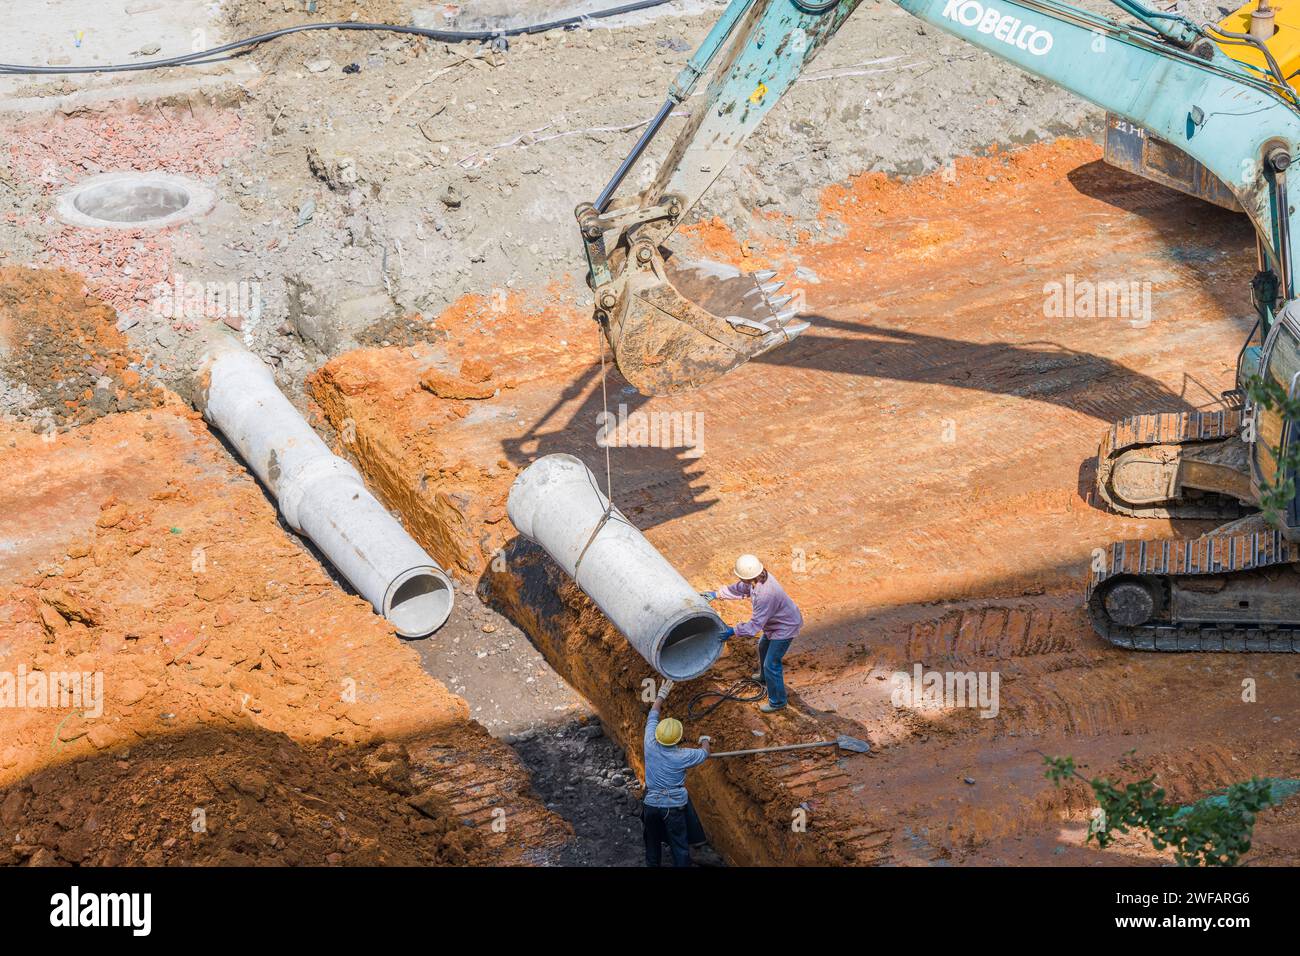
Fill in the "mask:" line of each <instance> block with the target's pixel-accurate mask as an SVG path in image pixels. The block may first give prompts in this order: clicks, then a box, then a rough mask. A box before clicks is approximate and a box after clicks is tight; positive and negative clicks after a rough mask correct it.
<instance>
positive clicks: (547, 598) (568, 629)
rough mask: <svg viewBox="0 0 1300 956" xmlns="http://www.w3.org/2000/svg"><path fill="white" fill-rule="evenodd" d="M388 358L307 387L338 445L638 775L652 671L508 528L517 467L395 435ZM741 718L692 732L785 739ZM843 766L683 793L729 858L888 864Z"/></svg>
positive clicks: (365, 358) (702, 770) (710, 681)
mask: <svg viewBox="0 0 1300 956" xmlns="http://www.w3.org/2000/svg"><path fill="white" fill-rule="evenodd" d="M385 351H387V350H385ZM393 353H394V354H393V355H389V356H385V354H384V352H379V351H375V352H361V353H351V354H350V355H346V356H343V357H341V358H339V359H336V360H334V361H333V362H331V363H328V364H327V365H326V366H325V367H324V368H323V369H322V370H321V371H320V372H319V373H318V374H317V375H316V376H315V377H314V378H313V380H312V381H311V387H312V394H313V397H314V398H315V400H316V401H317V403H318V404H319V406H320V407H321V409H322V410H323V411H324V413H325V416H326V418H327V419H328V421H329V423H330V424H331V425H332V426H333V427H334V428H335V429H336V430H338V432H339V434H340V436H343V435H344V434H346V435H347V436H348V441H347V442H345V443H342V444H341V448H340V449H339V450H340V451H343V452H345V453H349V454H350V455H351V457H352V458H353V460H354V461H355V462H356V464H357V466H358V468H359V469H360V470H361V472H362V473H363V474H364V475H365V477H366V481H367V483H368V484H369V486H370V487H371V488H372V489H373V490H374V491H375V493H376V494H377V495H378V496H379V498H380V499H381V500H382V501H383V502H384V503H385V504H386V505H387V506H388V507H390V508H393V509H395V510H396V511H398V512H399V513H400V514H401V515H402V518H403V523H404V524H405V526H406V528H407V530H408V531H410V532H411V534H412V536H413V537H415V539H416V540H417V541H418V542H419V543H420V544H421V545H422V546H423V547H424V548H425V549H427V550H428V552H429V553H430V554H431V555H433V556H434V558H435V559H436V560H438V561H439V562H440V563H441V564H442V565H443V566H444V567H448V568H450V567H457V568H459V569H461V571H462V572H466V573H471V574H475V575H476V576H477V577H478V593H479V594H480V596H482V597H483V598H485V599H486V600H488V601H491V602H492V603H494V604H495V605H496V606H498V607H499V608H500V609H501V610H502V611H503V612H504V613H506V614H507V616H509V617H510V618H511V619H512V620H514V621H515V622H516V623H517V624H518V625H519V626H520V627H521V628H522V629H523V630H524V631H525V632H526V633H527V634H528V635H529V637H530V639H531V640H532V641H533V643H534V644H535V645H536V646H537V647H538V648H539V649H540V650H541V652H542V653H543V655H544V656H545V657H546V659H547V662H548V663H549V664H550V665H551V666H552V667H553V668H555V670H556V672H557V673H559V675H560V676H561V677H562V678H563V679H564V680H565V681H567V682H568V683H569V685H570V686H572V687H573V688H574V689H575V690H577V691H578V692H579V693H581V694H582V695H583V696H584V697H586V698H587V700H588V701H590V702H591V704H592V706H593V707H595V709H596V711H597V712H598V714H599V715H600V719H601V722H602V723H603V724H604V725H605V728H606V730H607V731H608V733H609V734H610V735H611V736H612V737H613V738H614V739H616V740H617V741H618V742H619V743H620V744H621V745H622V746H623V748H624V749H625V750H626V752H627V755H628V760H629V761H630V762H631V766H633V767H635V768H636V769H637V772H638V774H639V775H641V777H642V779H644V767H643V765H642V756H641V755H642V743H641V741H642V732H643V730H644V727H645V719H646V714H647V712H648V710H649V701H648V700H644V699H643V695H644V685H643V682H644V681H645V680H646V679H647V678H654V677H656V676H657V675H655V674H654V672H653V671H652V670H651V669H650V667H649V665H648V664H646V662H645V661H644V660H643V659H642V658H641V657H640V655H638V654H637V653H636V652H635V651H634V650H633V649H632V647H631V646H630V645H629V644H628V642H627V641H626V639H624V637H623V636H622V635H621V634H619V633H618V631H616V630H615V629H614V627H613V625H612V624H611V623H610V622H609V620H608V619H607V618H606V617H605V616H604V615H603V614H602V613H601V612H600V611H599V610H598V609H597V608H596V607H595V605H594V604H592V602H591V601H590V600H589V599H588V598H587V597H586V596H585V595H584V594H583V593H582V592H581V590H579V589H578V587H577V586H576V585H575V584H574V583H573V581H572V580H571V579H569V578H568V576H567V575H565V574H564V573H563V571H562V570H561V569H560V568H559V567H558V566H557V565H556V564H555V563H554V562H553V561H551V559H550V558H549V557H547V556H546V554H545V552H544V551H542V549H541V548H540V547H538V546H537V545H534V544H532V543H531V542H529V541H527V540H525V539H523V538H519V537H516V536H515V535H514V532H513V528H511V526H510V522H509V521H508V520H505V498H506V493H507V492H508V490H509V487H510V483H511V481H512V480H513V477H514V471H513V470H512V469H509V468H504V469H503V468H501V467H500V463H498V462H492V461H484V462H481V463H478V464H472V463H464V462H452V463H448V462H446V461H439V460H437V459H435V458H434V457H433V456H432V452H430V451H429V450H428V449H422V447H421V445H420V443H419V442H418V441H414V440H413V439H412V433H411V432H410V431H409V430H406V431H404V430H402V429H400V428H394V427H393V423H392V421H391V420H389V418H390V416H386V415H385V414H384V413H383V411H382V405H375V404H372V403H371V402H370V401H369V397H371V396H373V394H375V393H376V392H378V391H380V390H381V389H382V390H384V391H389V390H391V386H392V377H393V376H394V374H395V372H394V366H400V365H401V362H400V360H397V356H396V354H395V353H396V350H393ZM372 375H373V376H376V378H372V377H371V376H372ZM381 383H382V384H381ZM345 425H346V427H345ZM436 639H437V638H436V637H435V638H434V640H436ZM752 669H753V662H752V661H751V660H750V659H749V658H748V656H747V655H746V654H744V653H743V652H735V653H731V652H729V653H728V654H727V655H725V656H724V657H723V658H722V660H721V661H719V663H718V664H717V665H715V668H714V670H713V671H712V672H711V673H710V675H707V676H706V677H703V678H700V679H697V680H694V681H690V682H687V683H680V684H678V685H677V689H676V691H675V692H674V694H673V697H672V700H671V701H670V710H671V711H673V712H674V713H679V714H682V715H683V716H684V713H683V712H684V711H685V709H686V704H687V701H688V700H689V699H690V698H691V697H692V696H693V695H694V694H696V693H698V692H700V691H701V690H706V689H710V688H712V687H715V686H718V685H722V686H725V685H726V684H729V683H730V682H731V681H733V680H735V679H736V678H738V677H740V676H742V675H744V674H748V673H749V671H750V670H752ZM744 717H745V705H742V704H729V705H725V706H723V707H721V708H719V710H717V711H715V712H714V713H713V714H711V715H709V717H708V718H707V719H705V720H702V721H689V720H688V721H687V722H686V723H687V733H688V734H689V735H690V737H691V739H694V738H695V737H697V736H698V735H700V734H703V733H708V734H710V735H711V736H713V737H714V740H715V746H717V747H719V748H722V747H725V748H726V749H741V748H745V747H752V746H762V745H763V744H764V743H777V742H780V743H785V742H790V741H787V740H780V741H776V740H772V739H770V738H769V739H767V740H761V739H757V738H755V736H754V735H753V733H752V732H751V728H750V727H749V726H747V725H746V724H745V723H744ZM823 723H825V726H822V724H823ZM809 724H810V725H809V726H807V727H800V728H799V731H800V733H799V739H802V740H810V739H815V738H816V737H825V736H831V737H833V736H834V735H835V734H836V733H837V732H839V730H840V729H842V728H836V727H834V726H831V724H830V723H828V722H815V723H814V722H809ZM844 732H848V733H852V732H854V731H853V730H847V729H845V730H844ZM848 759H859V760H860V759H869V758H862V757H856V758H848ZM839 764H840V761H839V760H838V759H837V757H836V756H835V754H834V752H833V751H803V752H794V753H782V754H774V755H764V756H760V757H749V758H734V759H725V760H717V761H710V762H708V763H705V764H704V765H702V766H700V767H698V768H696V769H694V770H692V771H691V774H690V777H689V779H688V786H689V788H690V792H691V795H692V799H693V801H694V803H695V805H696V807H697V809H698V810H699V813H700V816H701V818H702V820H703V822H704V826H705V829H706V831H707V832H708V835H709V840H710V842H711V843H712V845H713V847H714V848H715V849H716V850H717V851H718V852H719V853H720V854H722V856H723V857H724V858H725V859H726V860H728V861H729V862H730V863H733V864H738V865H751V864H752V865H763V864H769V865H792V864H802V865H845V864H856V865H863V864H867V865H870V864H875V863H883V862H887V861H888V860H889V858H890V857H889V849H888V844H889V840H890V835H889V831H888V830H887V829H886V828H885V827H883V826H881V825H880V824H878V823H877V822H874V821H873V820H871V819H868V818H867V817H865V816H864V815H863V814H862V813H860V812H859V811H858V810H856V809H852V808H851V807H850V806H849V804H852V803H854V802H855V801H852V800H845V799H841V798H842V797H843V796H845V795H846V791H848V789H849V788H850V786H851V781H850V778H849V776H848V774H847V773H846V772H845V771H844V770H843V769H842V768H841V767H840V766H839Z"/></svg>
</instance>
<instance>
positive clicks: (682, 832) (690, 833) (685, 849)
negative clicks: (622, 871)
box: [641, 800, 704, 866]
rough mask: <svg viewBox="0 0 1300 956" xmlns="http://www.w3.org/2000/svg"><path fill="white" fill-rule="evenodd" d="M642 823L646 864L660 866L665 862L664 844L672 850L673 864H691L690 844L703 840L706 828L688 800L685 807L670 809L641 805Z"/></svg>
mask: <svg viewBox="0 0 1300 956" xmlns="http://www.w3.org/2000/svg"><path fill="white" fill-rule="evenodd" d="M641 825H642V827H643V828H644V832H645V865H646V866H658V865H659V864H660V863H661V862H662V861H663V845H664V844H665V843H667V844H668V849H669V852H671V853H672V856H673V866H690V865H691V846H692V845H693V844H699V843H703V842H704V828H703V827H702V826H701V825H700V818H699V816H697V815H696V813H695V808H694V807H693V806H691V803H690V801H689V800H688V801H687V802H686V806H684V807H671V808H667V809H665V808H664V807H652V806H650V805H649V804H645V803H643V804H641Z"/></svg>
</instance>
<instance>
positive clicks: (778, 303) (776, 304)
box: [767, 292, 794, 310]
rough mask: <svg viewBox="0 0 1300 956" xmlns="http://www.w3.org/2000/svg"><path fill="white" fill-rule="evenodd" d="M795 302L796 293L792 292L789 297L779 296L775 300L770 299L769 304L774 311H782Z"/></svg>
mask: <svg viewBox="0 0 1300 956" xmlns="http://www.w3.org/2000/svg"><path fill="white" fill-rule="evenodd" d="M793 301H794V293H793V292H792V293H790V294H789V295H778V296H777V297H776V298H774V299H768V300H767V304H768V305H770V306H771V307H772V308H773V309H774V310H780V309H783V308H785V307H786V306H787V305H789V304H790V303H791V302H793Z"/></svg>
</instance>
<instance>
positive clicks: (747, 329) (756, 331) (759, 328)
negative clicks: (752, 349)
mask: <svg viewBox="0 0 1300 956" xmlns="http://www.w3.org/2000/svg"><path fill="white" fill-rule="evenodd" d="M727 323H728V324H729V325H730V326H731V327H732V328H733V329H735V330H736V331H737V332H744V333H745V334H746V335H767V334H768V333H769V332H771V331H772V329H771V328H770V327H769V326H767V325H765V324H764V323H762V322H755V321H754V320H753V319H746V318H742V317H741V316H739V315H729V316H727Z"/></svg>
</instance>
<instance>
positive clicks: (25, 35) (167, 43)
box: [0, 0, 258, 113]
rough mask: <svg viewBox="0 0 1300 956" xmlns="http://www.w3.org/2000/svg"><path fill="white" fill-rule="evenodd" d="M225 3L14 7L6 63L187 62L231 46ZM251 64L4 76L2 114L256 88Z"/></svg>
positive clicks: (2, 42) (79, 0)
mask: <svg viewBox="0 0 1300 956" xmlns="http://www.w3.org/2000/svg"><path fill="white" fill-rule="evenodd" d="M221 7H222V2H221V0H166V2H163V0H109V2H103V0H11V2H10V3H8V4H6V11H5V13H6V22H7V24H8V28H7V29H6V30H5V32H4V35H3V36H0V63H8V64H14V65H22V66H40V67H57V66H78V67H80V66H107V65H110V64H118V63H135V62H140V61H144V60H150V59H162V58H165V57H169V56H180V55H182V54H187V53H192V52H194V51H196V50H199V49H212V48H213V47H216V46H220V45H221V44H222V43H225V42H227V41H228V40H229V39H230V37H227V36H226V34H225V27H224V25H223V24H222V22H221ZM257 76H258V71H257V68H256V67H255V66H254V64H253V62H252V61H251V60H249V59H243V60H238V61H222V62H217V63H212V64H206V65H198V66H186V67H184V68H177V69H175V70H150V71H142V72H131V73H116V74H115V73H95V74H65V75H55V76H0V110H3V111H10V112H19V113H25V112H41V111H47V110H52V109H65V110H66V109H71V108H73V107H75V106H76V105H79V104H86V103H92V102H102V101H104V100H109V99H120V98H124V97H135V98H139V99H141V100H153V99H165V98H167V97H170V96H175V95H177V94H182V93H185V92H188V91H193V90H200V89H213V88H216V87H220V86H223V85H233V84H237V83H241V82H250V81H252V80H253V79H254V78H256V77H257Z"/></svg>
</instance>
